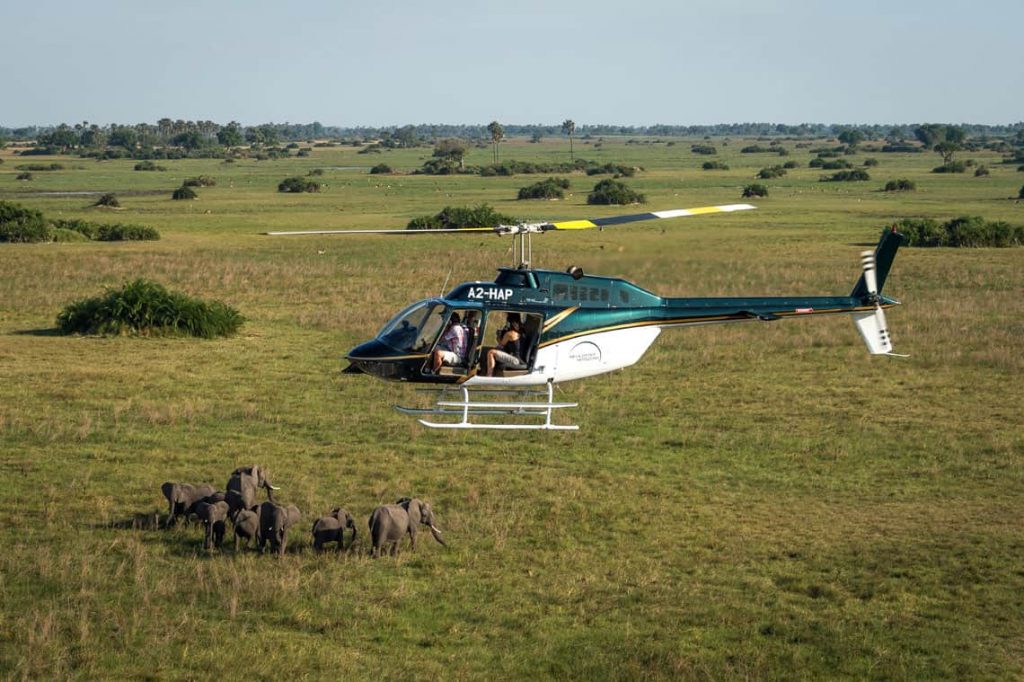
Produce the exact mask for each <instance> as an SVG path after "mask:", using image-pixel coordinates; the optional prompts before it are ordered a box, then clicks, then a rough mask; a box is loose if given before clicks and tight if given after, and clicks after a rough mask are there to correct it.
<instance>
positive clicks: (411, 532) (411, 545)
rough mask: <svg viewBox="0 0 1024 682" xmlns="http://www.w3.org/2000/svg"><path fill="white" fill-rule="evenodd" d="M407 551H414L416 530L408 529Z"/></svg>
mask: <svg viewBox="0 0 1024 682" xmlns="http://www.w3.org/2000/svg"><path fill="white" fill-rule="evenodd" d="M409 549H410V550H412V551H413V552H415V551H416V529H415V528H413V527H410V528H409Z"/></svg>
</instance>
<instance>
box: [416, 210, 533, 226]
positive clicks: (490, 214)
mask: <svg viewBox="0 0 1024 682" xmlns="http://www.w3.org/2000/svg"><path fill="white" fill-rule="evenodd" d="M518 222H519V220H517V219H516V218H513V217H511V216H507V215H502V214H500V213H497V212H495V210H494V209H493V208H491V207H490V206H488V205H487V204H480V205H479V206H475V207H473V208H464V207H455V206H445V207H444V208H443V209H441V212H440V213H438V214H437V215H432V216H420V217H418V218H413V219H412V220H410V221H409V224H408V225H406V228H405V229H407V230H451V229H463V228H466V227H495V226H497V225H515V224H517V223H518Z"/></svg>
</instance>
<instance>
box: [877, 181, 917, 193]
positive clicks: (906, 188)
mask: <svg viewBox="0 0 1024 682" xmlns="http://www.w3.org/2000/svg"><path fill="white" fill-rule="evenodd" d="M916 189H917V185H915V184H914V183H913V181H911V180H907V179H906V178H900V179H899V180H890V181H889V182H887V183H885V188H884V189H883V190H882V191H883V192H913V191H914V190H916Z"/></svg>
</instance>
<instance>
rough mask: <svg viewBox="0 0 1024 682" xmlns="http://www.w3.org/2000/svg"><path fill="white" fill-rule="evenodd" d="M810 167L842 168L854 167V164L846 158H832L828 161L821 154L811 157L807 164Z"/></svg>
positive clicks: (824, 168) (823, 168)
mask: <svg viewBox="0 0 1024 682" xmlns="http://www.w3.org/2000/svg"><path fill="white" fill-rule="evenodd" d="M807 166H808V168H820V169H822V170H840V169H842V168H853V164H852V163H850V162H849V161H847V160H846V159H830V160H828V161H826V160H825V159H823V158H821V157H820V156H819V157H818V158H816V159H811V160H810V162H809V163H808V164H807Z"/></svg>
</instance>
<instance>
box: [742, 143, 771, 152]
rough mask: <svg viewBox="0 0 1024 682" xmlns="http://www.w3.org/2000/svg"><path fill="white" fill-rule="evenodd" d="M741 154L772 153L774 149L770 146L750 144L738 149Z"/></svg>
mask: <svg viewBox="0 0 1024 682" xmlns="http://www.w3.org/2000/svg"><path fill="white" fill-rule="evenodd" d="M740 153H741V154H773V153H775V150H774V149H772V148H771V147H762V146H760V145H756V144H751V145H747V146H746V147H743V148H742V149H740Z"/></svg>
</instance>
